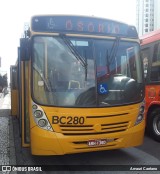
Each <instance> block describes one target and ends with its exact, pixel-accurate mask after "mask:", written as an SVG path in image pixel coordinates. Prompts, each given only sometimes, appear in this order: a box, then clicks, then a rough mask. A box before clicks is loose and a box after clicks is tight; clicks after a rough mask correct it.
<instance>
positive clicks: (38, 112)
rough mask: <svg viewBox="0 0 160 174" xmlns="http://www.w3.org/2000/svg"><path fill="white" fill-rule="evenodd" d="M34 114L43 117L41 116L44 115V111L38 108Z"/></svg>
mask: <svg viewBox="0 0 160 174" xmlns="http://www.w3.org/2000/svg"><path fill="white" fill-rule="evenodd" d="M34 116H35V117H36V118H41V117H42V116H43V113H42V111H40V110H37V111H35V112H34Z"/></svg>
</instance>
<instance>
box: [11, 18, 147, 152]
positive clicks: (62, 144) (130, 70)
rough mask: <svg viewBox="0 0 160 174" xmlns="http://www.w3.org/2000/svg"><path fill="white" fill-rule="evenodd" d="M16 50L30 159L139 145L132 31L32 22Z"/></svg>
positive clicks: (138, 79)
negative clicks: (33, 156)
mask: <svg viewBox="0 0 160 174" xmlns="http://www.w3.org/2000/svg"><path fill="white" fill-rule="evenodd" d="M18 50H19V52H18V61H17V62H18V63H17V79H18V80H17V86H18V87H17V91H18V92H17V93H18V95H17V98H18V99H17V101H18V102H17V106H15V107H17V117H18V119H19V124H20V134H21V138H22V146H23V147H30V149H31V153H32V154H33V155H63V154H71V153H82V152H90V151H100V150H110V149H118V148H126V147H131V146H138V145H140V144H142V142H143V137H144V127H145V120H144V82H143V73H142V72H143V70H142V63H141V60H140V56H139V53H140V44H139V38H138V35H137V31H136V29H135V27H134V26H130V25H127V24H125V23H121V22H118V21H114V20H108V19H103V18H96V17H87V16H71V15H39V16H38V15H37V16H33V17H32V19H31V23H30V26H29V29H28V30H27V31H25V36H24V38H21V39H20V48H19V49H18ZM13 97H14V96H13ZM13 100H14V99H13ZM12 109H14V108H12Z"/></svg>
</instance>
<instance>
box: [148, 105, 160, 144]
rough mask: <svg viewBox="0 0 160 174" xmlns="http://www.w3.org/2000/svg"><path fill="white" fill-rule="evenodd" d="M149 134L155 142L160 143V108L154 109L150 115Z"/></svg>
mask: <svg viewBox="0 0 160 174" xmlns="http://www.w3.org/2000/svg"><path fill="white" fill-rule="evenodd" d="M147 132H148V133H149V135H150V136H151V137H152V138H153V139H154V140H156V141H158V142H160V108H156V109H154V110H153V111H152V112H151V113H150V114H149V115H148V118H147Z"/></svg>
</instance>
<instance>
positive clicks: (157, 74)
mask: <svg viewBox="0 0 160 174" xmlns="http://www.w3.org/2000/svg"><path fill="white" fill-rule="evenodd" d="M150 79H151V81H160V43H156V44H155V45H154V50H153V57H152V64H151V76H150Z"/></svg>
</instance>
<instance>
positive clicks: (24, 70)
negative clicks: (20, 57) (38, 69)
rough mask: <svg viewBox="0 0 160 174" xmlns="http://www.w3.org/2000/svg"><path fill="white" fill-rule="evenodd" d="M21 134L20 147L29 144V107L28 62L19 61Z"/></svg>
mask: <svg viewBox="0 0 160 174" xmlns="http://www.w3.org/2000/svg"><path fill="white" fill-rule="evenodd" d="M20 73H21V89H20V90H21V92H20V95H21V104H20V106H21V115H20V117H21V118H20V124H21V135H22V147H28V146H29V119H28V118H29V108H28V93H29V92H28V90H29V88H28V86H29V85H28V83H29V82H28V78H29V75H28V62H21V71H20Z"/></svg>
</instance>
